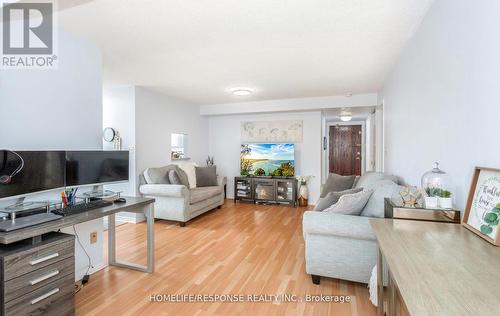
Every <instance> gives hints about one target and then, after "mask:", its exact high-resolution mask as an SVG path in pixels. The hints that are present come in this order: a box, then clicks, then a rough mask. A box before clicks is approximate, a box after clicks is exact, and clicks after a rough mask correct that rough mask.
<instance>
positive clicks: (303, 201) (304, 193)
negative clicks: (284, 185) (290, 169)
mask: <svg viewBox="0 0 500 316" xmlns="http://www.w3.org/2000/svg"><path fill="white" fill-rule="evenodd" d="M312 178H314V176H298V177H297V180H298V181H299V185H300V188H299V206H307V204H308V199H309V189H308V188H307V182H308V181H309V180H311V179H312Z"/></svg>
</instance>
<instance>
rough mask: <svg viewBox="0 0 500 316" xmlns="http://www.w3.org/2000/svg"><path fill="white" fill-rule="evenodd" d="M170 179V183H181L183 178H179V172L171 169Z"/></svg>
mask: <svg viewBox="0 0 500 316" xmlns="http://www.w3.org/2000/svg"><path fill="white" fill-rule="evenodd" d="M168 181H170V184H181V178H179V174H178V173H177V171H176V170H170V171H169V172H168Z"/></svg>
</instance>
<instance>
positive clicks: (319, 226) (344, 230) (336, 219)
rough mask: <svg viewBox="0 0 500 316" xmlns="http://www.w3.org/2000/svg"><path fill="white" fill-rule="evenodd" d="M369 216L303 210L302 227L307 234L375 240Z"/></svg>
mask: <svg viewBox="0 0 500 316" xmlns="http://www.w3.org/2000/svg"><path fill="white" fill-rule="evenodd" d="M369 219H370V218H369V217H364V216H354V215H343V214H335V213H325V212H316V211H307V212H304V217H303V221H302V229H303V231H304V236H306V235H308V234H316V235H328V236H340V237H346V238H352V239H360V240H375V235H374V234H373V231H372V228H371V226H370V223H369Z"/></svg>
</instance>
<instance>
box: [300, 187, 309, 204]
mask: <svg viewBox="0 0 500 316" xmlns="http://www.w3.org/2000/svg"><path fill="white" fill-rule="evenodd" d="M308 198H309V189H308V188H307V183H306V182H301V183H300V189H299V206H307V205H308Z"/></svg>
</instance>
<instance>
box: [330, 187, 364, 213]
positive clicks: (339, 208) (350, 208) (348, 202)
mask: <svg viewBox="0 0 500 316" xmlns="http://www.w3.org/2000/svg"><path fill="white" fill-rule="evenodd" d="M372 193H373V190H363V191H361V192H358V193H354V194H344V195H342V196H341V197H340V199H339V201H338V202H337V203H335V204H333V205H332V206H330V207H328V208H327V209H325V210H324V211H323V212H327V213H336V214H344V215H359V214H361V212H362V211H363V208H364V207H365V205H366V203H367V202H368V199H369V198H370V196H371V195H372Z"/></svg>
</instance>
